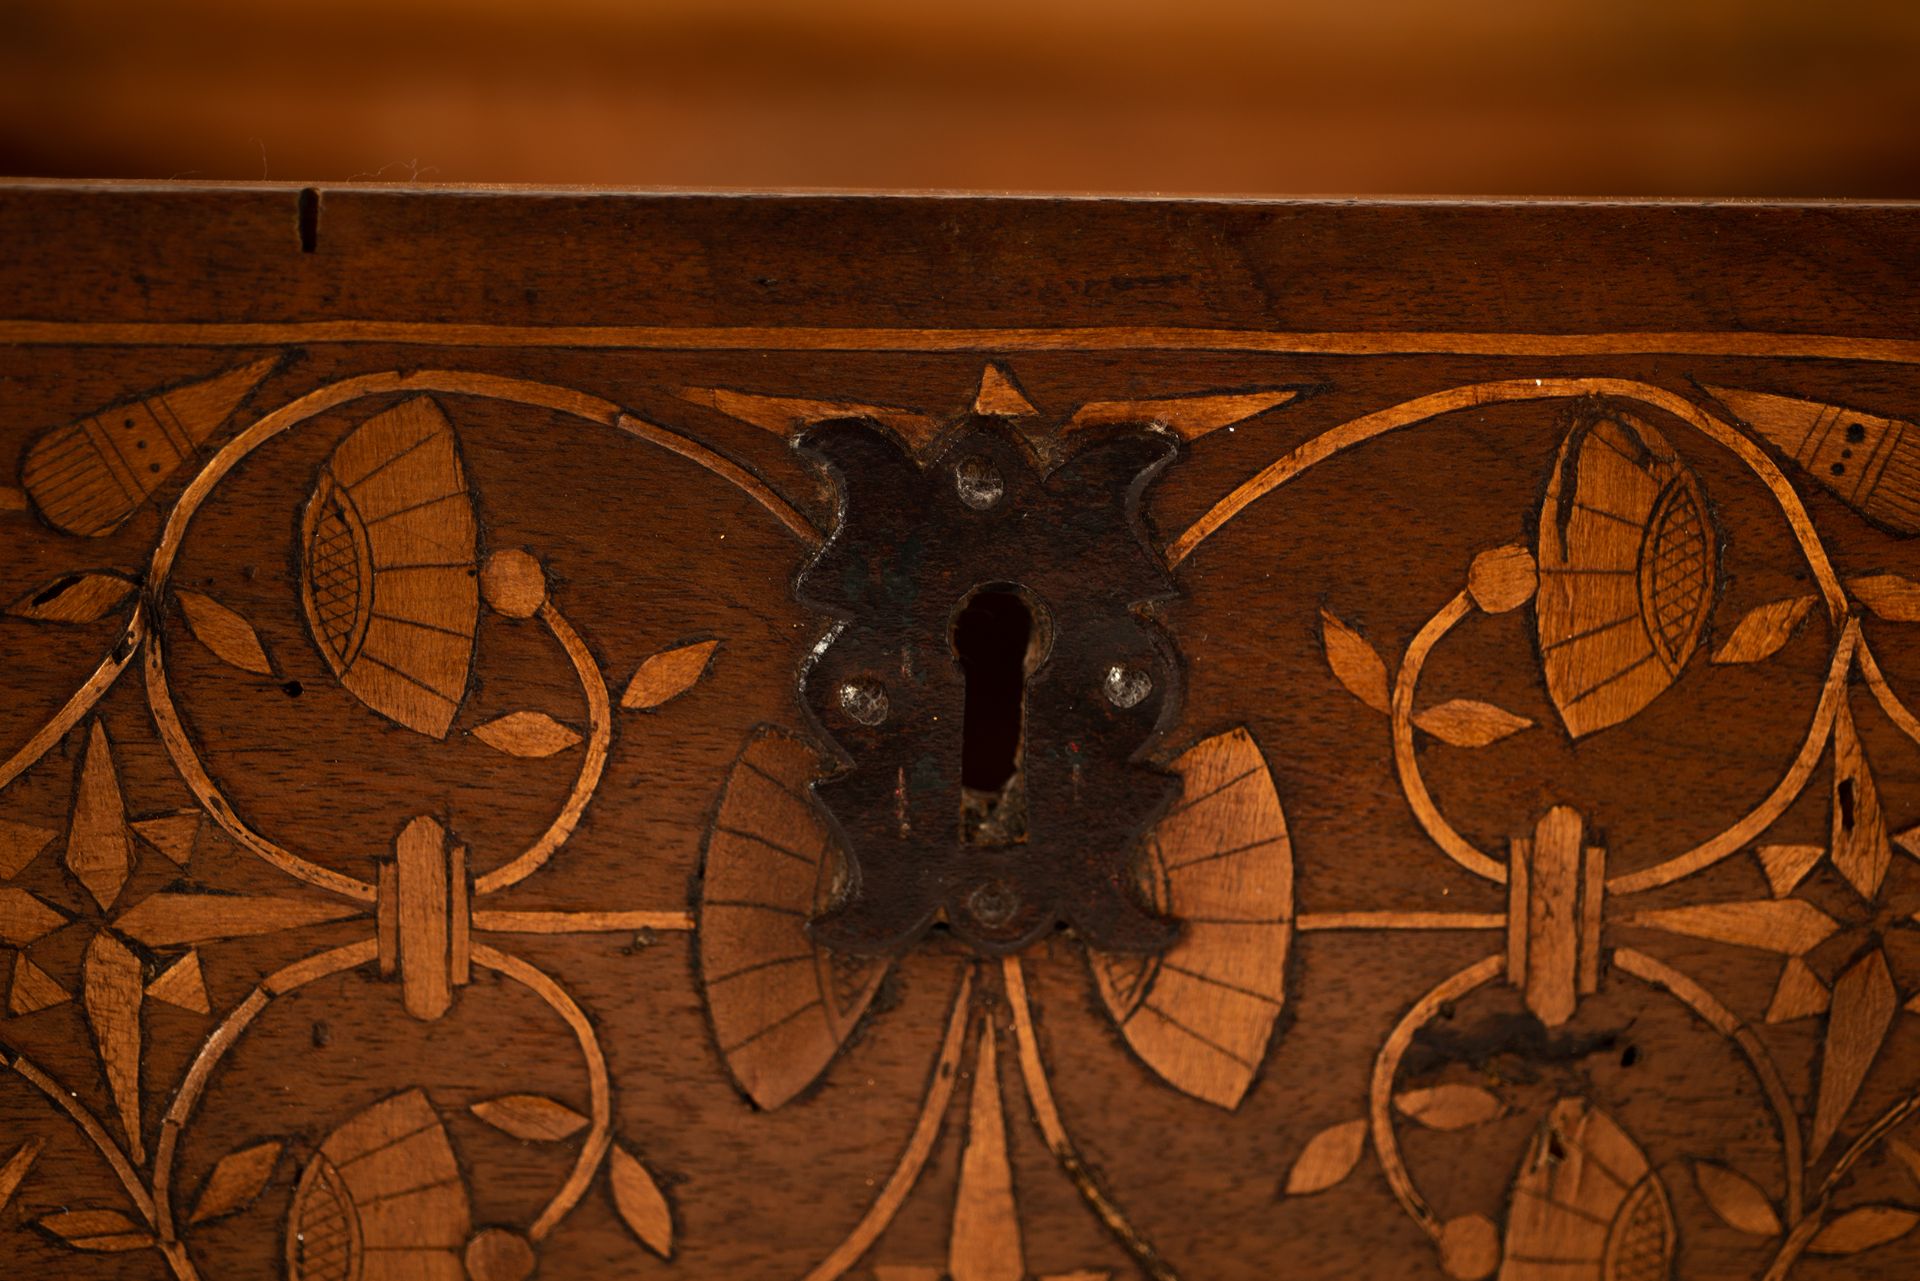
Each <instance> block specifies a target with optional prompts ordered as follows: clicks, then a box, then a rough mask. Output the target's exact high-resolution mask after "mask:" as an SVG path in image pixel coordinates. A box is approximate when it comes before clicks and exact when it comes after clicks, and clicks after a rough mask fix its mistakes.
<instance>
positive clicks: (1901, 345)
mask: <svg viewBox="0 0 1920 1281" xmlns="http://www.w3.org/2000/svg"><path fill="white" fill-rule="evenodd" d="M316 343H346V344H354V343H364V344H394V345H418V346H436V347H521V348H543V347H557V348H599V349H608V350H632V351H736V350H758V351H912V352H947V351H951V352H987V351H997V352H1008V351H1218V352H1246V353H1263V354H1271V355H1301V356H1504V357H1515V356H1541V357H1564V356H1761V357H1794V358H1805V359H1815V360H1863V361H1875V362H1881V363H1889V364H1920V339H1914V338H1850V337H1842V336H1837V335H1831V334H1800V333H1760V332H1744V331H1708V330H1677V331H1667V332H1645V333H1634V332H1615V333H1591V334H1544V333H1488V332H1459V333H1454V332H1447V331H1441V330H1402V331H1360V330H1346V331H1324V332H1316V331H1280V330H1259V329H1207V328H1186V327H1180V326H1094V327H1086V328H1073V327H1057V326H1056V327H1045V328H1036V327H1025V328H980V329H961V328H946V329H908V328H855V327H846V328H833V327H817V326H785V325H772V326H768V325H738V326H726V325H722V326H711V327H698V326H696V327H664V326H628V325H499V324H474V323H462V322H440V321H433V322H419V321H404V320H316V321H269V322H258V323H256V322H248V321H235V322H212V323H201V322H193V321H179V322H176V321H124V322H123V321H103V322H96V321H66V320H18V319H16V320H0V344H7V345H12V346H106V347H147V346H165V347H183V346H184V347H271V346H290V345H299V344H316Z"/></svg>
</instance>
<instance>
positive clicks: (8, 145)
mask: <svg viewBox="0 0 1920 1281" xmlns="http://www.w3.org/2000/svg"><path fill="white" fill-rule="evenodd" d="M1916 68H1920V3H1915V2H1914V0H1867V2H1859V3H1851V4H1845V3H1827V4H1813V3H1806V2H1805V0H1798V2H1793V3H1788V2H1785V0H1749V2H1747V3H1735V2H1734V0H1703V2H1698V3H1686V2H1684V0H1612V2H1611V3H1589V2H1586V0H1579V2H1574V0H1532V2H1531V3H1521V2H1513V0H1508V2H1500V0H1478V2H1475V0H1457V2H1455V3H1451V4H1432V3H1416V2H1415V0H1346V2H1345V3H1328V2H1327V0H1313V2H1312V3H1305V4H1287V3H1248V2H1245V0H1182V2H1180V3H1148V2H1146V0H1098V2H1095V0H1064V2H1055V3H1046V2H1045V0H973V2H972V3H969V4H965V5H955V6H936V5H932V4H916V3H912V2H911V0H894V2H892V3H880V2H878V0H839V2H837V3H825V2H822V3H815V4H792V3H775V2H774V0H658V2H655V3H650V4H648V3H637V2H635V0H533V2H530V3H509V2H508V0H331V3H304V4H292V3H284V2H282V0H250V2H244V3H243V2H241V0H167V2H165V3H126V2H125V0H68V2H66V3H57V4H56V3H32V2H26V0H0V173H5V174H9V175H14V176H56V177H79V178H99V177H129V178H167V177H187V178H197V179H259V178H271V179H284V180H299V181H309V182H335V181H342V180H348V179H359V180H380V181H398V182H405V181H429V182H446V183H487V182H512V183H534V184H557V183H606V184H620V185H650V186H674V187H781V188H785V187H799V186H805V187H838V188H930V187H931V188H973V189H989V190H995V189H1015V190H1056V191H1165V192H1180V193H1265V194H1311V193H1354V194H1385V193H1403V194H1438V193H1459V194H1487V195H1493V194H1546V195H1656V194H1672V195H1754V196H1863V197H1872V196H1877V197H1913V196H1920V123H1917V122H1920V71H1917V70H1916Z"/></svg>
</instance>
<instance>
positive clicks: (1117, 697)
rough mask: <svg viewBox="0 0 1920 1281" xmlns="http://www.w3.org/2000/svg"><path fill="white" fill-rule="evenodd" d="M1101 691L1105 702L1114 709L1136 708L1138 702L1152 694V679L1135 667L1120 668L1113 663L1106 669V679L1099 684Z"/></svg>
mask: <svg viewBox="0 0 1920 1281" xmlns="http://www.w3.org/2000/svg"><path fill="white" fill-rule="evenodd" d="M1101 690H1102V692H1103V693H1105V694H1106V696H1107V701H1108V702H1109V703H1112V704H1113V705H1114V706H1115V707H1122V708H1125V707H1137V706H1139V705H1140V701H1141V700H1142V699H1144V698H1145V697H1146V696H1147V695H1149V694H1151V693H1153V677H1151V676H1149V675H1147V674H1146V673H1145V672H1144V671H1141V670H1140V669H1139V668H1137V667H1122V666H1121V665H1120V664H1118V663H1115V664H1114V665H1113V666H1112V667H1109V668H1108V669H1107V678H1106V680H1104V681H1102V682H1101Z"/></svg>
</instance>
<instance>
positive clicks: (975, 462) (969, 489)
mask: <svg viewBox="0 0 1920 1281" xmlns="http://www.w3.org/2000/svg"><path fill="white" fill-rule="evenodd" d="M953 488H954V492H956V493H957V494H959V495H960V501H961V502H963V503H965V504H966V505H967V506H969V507H971V508H973V510H975V511H977V512H983V511H986V510H988V509H989V508H992V507H995V506H997V505H998V504H999V502H1000V500H1001V499H1002V498H1005V497H1006V496H1007V482H1006V481H1005V480H1003V479H1002V478H1001V476H1000V470H999V468H997V467H995V466H994V465H993V464H992V463H991V462H989V461H988V460H987V459H985V458H981V457H980V456H979V455H977V454H976V455H974V456H973V457H971V458H963V459H961V460H960V461H959V463H958V464H956V465H955V466H954V469H953Z"/></svg>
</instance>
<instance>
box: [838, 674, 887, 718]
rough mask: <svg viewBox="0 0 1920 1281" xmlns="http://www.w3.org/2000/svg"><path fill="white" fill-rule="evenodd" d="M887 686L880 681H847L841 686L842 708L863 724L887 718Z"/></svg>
mask: <svg viewBox="0 0 1920 1281" xmlns="http://www.w3.org/2000/svg"><path fill="white" fill-rule="evenodd" d="M889 708H890V704H889V702H888V699H887V687H886V686H885V685H882V684H881V683H880V682H879V681H866V680H858V681H847V682H845V683H844V684H842V685H841V686H840V710H841V711H843V712H845V713H846V714H847V715H848V716H851V717H852V718H853V719H854V720H856V721H859V722H860V723H861V724H862V725H878V724H879V723H880V722H881V721H884V720H885V719H887V712H888V710H889Z"/></svg>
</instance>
